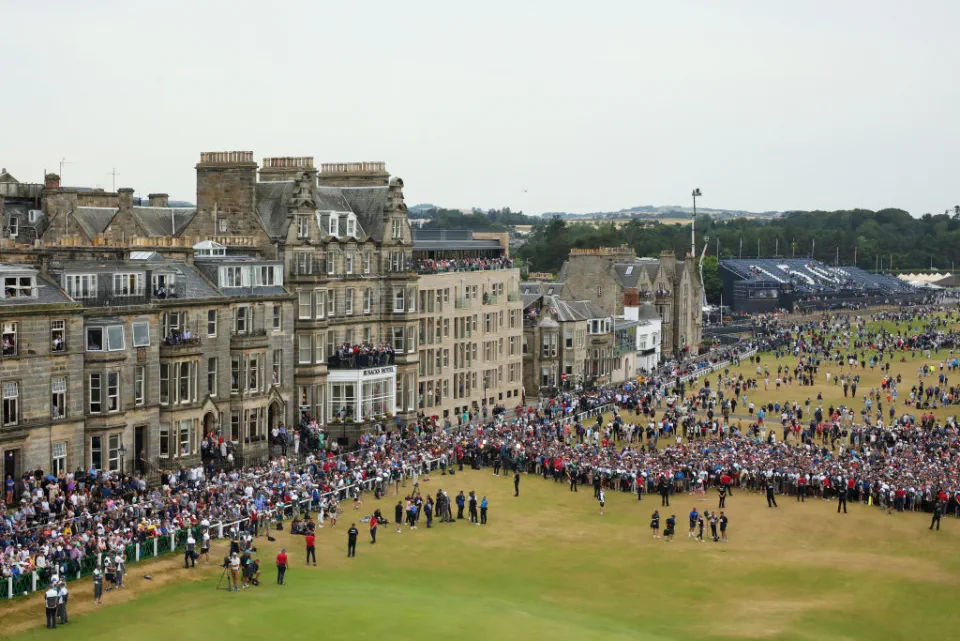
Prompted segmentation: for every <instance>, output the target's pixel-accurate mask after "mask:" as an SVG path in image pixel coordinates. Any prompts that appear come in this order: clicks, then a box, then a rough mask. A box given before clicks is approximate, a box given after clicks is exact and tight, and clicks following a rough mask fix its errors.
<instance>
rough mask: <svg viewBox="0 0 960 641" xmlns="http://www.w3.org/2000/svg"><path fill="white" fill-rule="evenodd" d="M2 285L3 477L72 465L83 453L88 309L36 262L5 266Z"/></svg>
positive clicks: (0, 415)
mask: <svg viewBox="0 0 960 641" xmlns="http://www.w3.org/2000/svg"><path fill="white" fill-rule="evenodd" d="M17 258H18V257H14V259H15V260H16V259H17ZM0 283H2V289H0V329H2V337H0V344H2V351H0V393H2V407H0V410H2V411H0V450H2V452H3V475H4V478H6V477H7V476H8V475H9V476H12V477H14V478H17V477H18V475H20V474H23V473H24V472H27V471H33V470H36V469H43V470H50V471H53V472H54V473H56V472H59V471H61V470H63V471H66V470H72V469H74V466H75V465H76V464H77V462H78V461H82V460H83V457H84V435H85V411H84V382H83V371H84V351H83V324H84V320H83V309H82V307H81V306H80V305H79V304H78V303H76V302H74V301H73V300H71V299H70V298H69V297H68V296H66V295H65V294H64V293H63V292H62V291H61V290H60V288H59V287H58V286H57V285H56V284H55V283H53V282H52V281H51V280H50V279H49V278H47V277H46V275H44V274H42V273H41V272H40V271H39V270H38V269H36V268H34V267H33V266H32V265H31V264H27V263H15V262H5V263H2V264H0Z"/></svg>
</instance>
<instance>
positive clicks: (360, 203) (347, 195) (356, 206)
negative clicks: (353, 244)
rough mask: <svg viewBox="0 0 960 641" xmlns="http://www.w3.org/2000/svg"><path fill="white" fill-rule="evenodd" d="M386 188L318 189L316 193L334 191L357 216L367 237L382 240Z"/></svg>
mask: <svg viewBox="0 0 960 641" xmlns="http://www.w3.org/2000/svg"><path fill="white" fill-rule="evenodd" d="M388 189H389V188H388V187H320V188H319V189H318V191H323V190H336V191H339V192H340V194H341V195H342V196H343V198H344V199H345V200H346V201H347V203H348V204H349V205H350V209H352V210H353V212H354V213H355V214H356V215H357V219H358V221H359V223H360V226H361V227H362V228H363V230H364V231H365V232H366V233H367V235H368V236H370V237H371V238H374V239H378V240H380V239H383V237H384V234H383V231H384V230H383V228H384V224H383V210H384V209H385V208H386V206H387V191H388Z"/></svg>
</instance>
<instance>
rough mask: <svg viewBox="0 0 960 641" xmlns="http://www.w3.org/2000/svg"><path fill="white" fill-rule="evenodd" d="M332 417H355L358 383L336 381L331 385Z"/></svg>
mask: <svg viewBox="0 0 960 641" xmlns="http://www.w3.org/2000/svg"><path fill="white" fill-rule="evenodd" d="M330 391H331V394H330V412H331V417H338V418H341V419H344V418H353V417H354V416H355V414H354V404H355V402H356V398H357V384H356V383H334V384H332V385H331V386H330Z"/></svg>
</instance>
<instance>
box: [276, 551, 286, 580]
mask: <svg viewBox="0 0 960 641" xmlns="http://www.w3.org/2000/svg"><path fill="white" fill-rule="evenodd" d="M286 572H287V549H286V548H280V554H278V555H277V585H285V583H284V582H283V575H284V574H286Z"/></svg>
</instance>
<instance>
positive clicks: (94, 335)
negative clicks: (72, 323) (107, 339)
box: [87, 327, 103, 352]
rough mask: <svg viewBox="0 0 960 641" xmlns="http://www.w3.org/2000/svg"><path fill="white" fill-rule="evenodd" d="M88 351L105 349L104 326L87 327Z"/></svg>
mask: <svg viewBox="0 0 960 641" xmlns="http://www.w3.org/2000/svg"><path fill="white" fill-rule="evenodd" d="M87 351H88V352H101V351H103V328H102V327H88V328H87Z"/></svg>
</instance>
